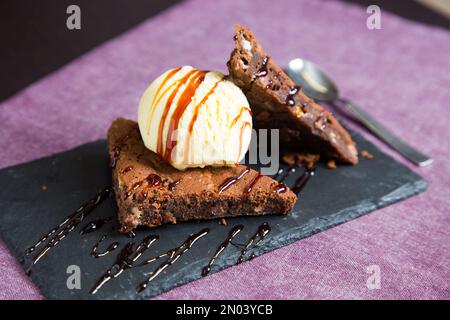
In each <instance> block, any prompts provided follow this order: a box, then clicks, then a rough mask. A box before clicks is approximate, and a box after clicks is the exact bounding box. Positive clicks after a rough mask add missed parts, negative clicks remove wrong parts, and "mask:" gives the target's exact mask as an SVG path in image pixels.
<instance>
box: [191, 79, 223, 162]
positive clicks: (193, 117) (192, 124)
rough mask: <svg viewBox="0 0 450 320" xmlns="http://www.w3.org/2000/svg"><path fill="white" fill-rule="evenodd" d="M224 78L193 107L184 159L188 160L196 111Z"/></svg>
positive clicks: (196, 116) (196, 115)
mask: <svg viewBox="0 0 450 320" xmlns="http://www.w3.org/2000/svg"><path fill="white" fill-rule="evenodd" d="M224 79H225V78H223V77H222V78H221V79H220V80H219V81H217V82H216V83H215V84H214V85H213V86H212V88H211V89H210V90H209V92H208V93H207V94H206V95H205V96H204V97H203V99H202V100H201V101H200V102H199V103H197V105H196V106H195V107H194V110H193V113H194V115H193V116H192V119H191V121H190V122H189V129H188V139H187V141H188V144H187V145H186V148H185V151H184V160H185V161H186V160H188V159H187V158H188V155H189V152H188V151H189V146H190V140H191V135H192V130H193V129H194V124H195V122H196V121H197V118H198V113H199V110H200V107H201V106H203V104H204V103H205V102H206V101H207V100H208V98H209V96H210V95H211V94H212V93H213V92H214V90H215V89H216V88H217V86H218V85H219V83H221V82H222V81H223V80H224Z"/></svg>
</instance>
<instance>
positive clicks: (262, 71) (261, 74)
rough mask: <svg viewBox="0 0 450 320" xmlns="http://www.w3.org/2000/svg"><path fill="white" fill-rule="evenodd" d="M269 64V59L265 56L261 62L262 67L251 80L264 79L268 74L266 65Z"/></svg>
mask: <svg viewBox="0 0 450 320" xmlns="http://www.w3.org/2000/svg"><path fill="white" fill-rule="evenodd" d="M268 62H269V57H268V56H265V57H264V59H263V61H262V65H261V67H260V68H259V70H258V71H257V72H256V73H255V75H254V76H253V80H256V79H258V78H260V77H265V76H266V75H267V73H268V71H267V63H268Z"/></svg>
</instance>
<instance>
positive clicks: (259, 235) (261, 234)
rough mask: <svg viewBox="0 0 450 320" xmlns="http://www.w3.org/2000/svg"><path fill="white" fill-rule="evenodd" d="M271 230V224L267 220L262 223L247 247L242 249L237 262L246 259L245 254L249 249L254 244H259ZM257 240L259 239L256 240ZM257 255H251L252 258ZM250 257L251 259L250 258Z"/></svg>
mask: <svg viewBox="0 0 450 320" xmlns="http://www.w3.org/2000/svg"><path fill="white" fill-rule="evenodd" d="M269 232H270V226H269V224H268V223H267V222H264V223H262V224H261V225H260V226H259V227H258V230H257V231H256V233H255V234H254V235H253V236H252V237H251V238H250V239H249V240H248V242H247V244H246V245H245V247H244V248H243V249H242V250H241V254H240V256H239V258H238V260H237V264H239V263H242V262H243V261H244V258H245V255H246V253H247V251H248V249H249V248H250V247H251V246H252V245H254V246H257V245H258V244H259V243H260V242H261V241H262V240H263V239H264V238H265V237H266V236H267V234H268V233H269ZM256 240H257V241H256ZM254 257H255V255H254V254H252V255H251V256H250V259H253V258H254ZM250 259H249V260H250Z"/></svg>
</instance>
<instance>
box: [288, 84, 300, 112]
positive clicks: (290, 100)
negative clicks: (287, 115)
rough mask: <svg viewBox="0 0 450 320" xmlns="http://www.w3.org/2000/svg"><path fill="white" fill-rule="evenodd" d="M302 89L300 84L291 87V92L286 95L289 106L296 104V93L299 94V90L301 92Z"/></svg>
mask: <svg viewBox="0 0 450 320" xmlns="http://www.w3.org/2000/svg"><path fill="white" fill-rule="evenodd" d="M300 90H301V87H299V86H295V87H292V88H290V89H289V94H288V95H287V96H286V104H287V105H288V106H291V107H293V106H295V99H294V97H295V95H296V94H297V92H299V91H300Z"/></svg>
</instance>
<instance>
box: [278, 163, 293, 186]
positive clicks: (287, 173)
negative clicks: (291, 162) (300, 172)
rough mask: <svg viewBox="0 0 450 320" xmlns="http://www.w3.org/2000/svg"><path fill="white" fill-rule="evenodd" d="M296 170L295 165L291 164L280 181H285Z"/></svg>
mask: <svg viewBox="0 0 450 320" xmlns="http://www.w3.org/2000/svg"><path fill="white" fill-rule="evenodd" d="M295 171H296V169H295V167H294V166H290V167H289V168H288V169H287V170H286V173H285V174H284V175H283V176H282V177H281V179H280V180H278V182H280V183H281V182H283V181H284V180H286V178H287V177H289V176H290V175H291V174H292V173H294V172H295Z"/></svg>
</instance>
